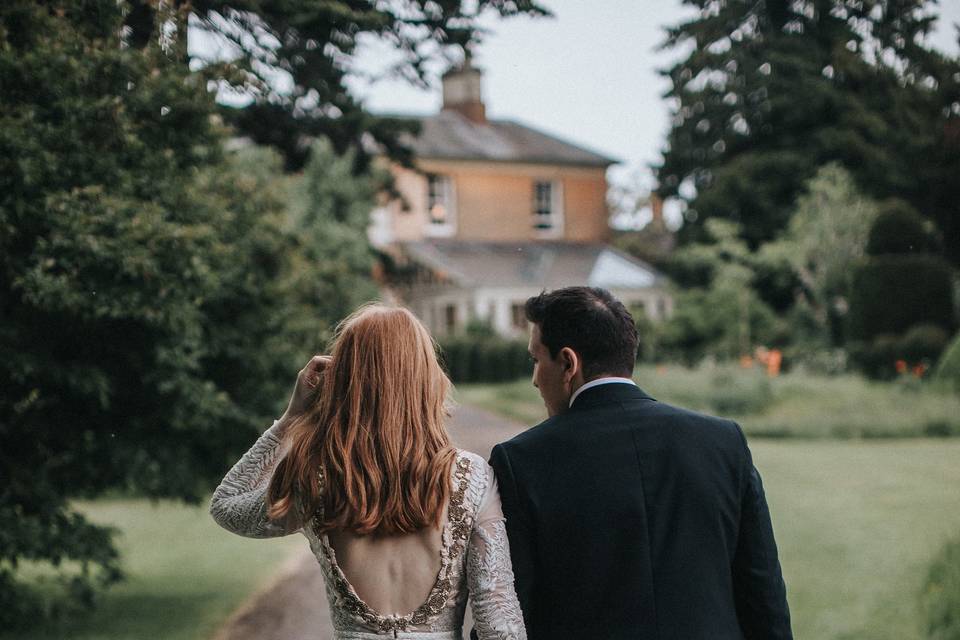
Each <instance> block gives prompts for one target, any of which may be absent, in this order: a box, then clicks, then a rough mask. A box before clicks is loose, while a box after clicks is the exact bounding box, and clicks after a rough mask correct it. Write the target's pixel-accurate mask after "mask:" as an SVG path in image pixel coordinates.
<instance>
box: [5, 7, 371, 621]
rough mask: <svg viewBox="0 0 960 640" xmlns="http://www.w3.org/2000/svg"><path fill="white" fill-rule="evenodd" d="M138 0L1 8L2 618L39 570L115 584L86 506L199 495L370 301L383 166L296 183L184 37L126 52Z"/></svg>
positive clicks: (340, 166) (26, 614)
mask: <svg viewBox="0 0 960 640" xmlns="http://www.w3.org/2000/svg"><path fill="white" fill-rule="evenodd" d="M124 9H125V7H124V5H122V4H118V3H117V2H116V0H53V1H51V2H36V0H8V1H5V2H2V3H0V388H2V390H3V392H2V393H0V520H2V521H3V523H4V525H3V527H2V531H0V627H3V628H7V627H8V626H9V625H10V624H14V623H17V622H23V621H31V620H35V619H36V615H37V604H38V602H37V600H36V599H35V598H30V597H27V596H26V594H27V593H28V591H29V590H28V589H26V588H25V584H24V580H23V579H22V576H23V572H22V569H23V567H24V566H25V565H26V566H27V567H28V571H27V572H26V573H27V574H29V573H30V568H32V567H35V566H37V565H39V566H42V567H45V568H50V567H54V568H59V569H61V570H62V571H63V574H62V575H63V578H64V579H65V581H66V583H65V584H66V587H67V589H68V592H69V593H70V594H72V595H74V596H76V597H77V598H79V599H80V600H85V601H89V600H90V599H91V598H92V596H93V594H94V591H95V588H96V586H97V585H98V583H102V582H110V581H112V580H115V579H116V578H117V577H118V576H119V569H120V565H119V560H118V558H117V553H116V549H115V547H114V545H113V543H112V536H111V532H110V531H109V530H108V529H105V528H104V527H101V526H97V525H94V524H92V523H90V522H88V521H87V520H86V519H85V518H84V517H83V515H82V513H80V512H78V511H77V510H76V509H75V508H74V506H73V505H72V503H71V500H72V499H75V498H78V497H94V496H97V495H100V494H102V493H103V492H105V491H108V490H119V491H127V492H133V493H135V494H138V495H147V496H152V497H173V498H180V499H185V500H191V501H198V500H200V499H202V498H203V496H204V495H206V493H207V492H208V491H209V490H210V487H211V486H212V485H213V484H215V482H216V480H218V479H219V478H220V477H221V476H222V474H223V473H224V471H225V469H226V468H228V465H229V463H230V461H231V460H234V459H235V457H236V456H238V455H239V454H240V453H242V450H243V449H244V448H245V447H246V446H248V445H249V442H250V441H251V439H252V438H254V437H255V436H256V434H257V433H258V430H259V429H262V428H263V427H264V426H265V425H267V424H269V422H270V419H271V418H272V417H275V416H276V415H277V414H278V413H279V412H280V411H281V410H282V404H281V403H282V402H283V401H284V396H285V395H286V392H287V390H288V385H289V383H290V380H291V379H292V378H291V376H292V375H294V372H295V371H296V370H297V369H298V368H299V367H300V366H302V363H303V362H304V361H305V359H306V358H307V357H308V356H309V355H310V354H312V353H316V350H318V349H320V348H321V347H322V346H323V343H324V339H325V338H326V337H327V336H328V335H329V332H330V329H331V327H332V326H333V325H334V324H335V323H336V322H337V321H338V320H339V319H340V318H341V317H342V315H343V314H344V313H345V311H346V310H347V309H349V308H350V307H352V306H354V305H356V304H357V303H359V302H360V301H362V300H365V299H368V298H369V297H371V296H373V295H375V287H374V286H373V284H372V282H371V281H370V271H371V267H372V263H373V256H372V255H371V253H370V249H369V247H368V246H367V244H366V241H365V235H364V231H365V227H366V224H367V221H366V219H365V217H364V216H363V215H361V213H363V214H365V213H366V212H369V211H370V210H371V209H372V208H373V206H374V194H375V193H376V190H377V188H378V184H377V183H375V182H373V178H371V176H369V175H367V174H359V175H358V174H357V173H356V172H355V171H353V170H352V169H353V166H354V164H355V162H354V160H353V157H352V156H351V155H349V154H347V155H345V156H338V155H336V154H334V153H333V152H332V151H331V150H330V149H329V146H328V145H326V146H325V145H322V144H320V145H318V146H317V148H316V149H317V150H316V151H315V152H314V153H313V156H314V157H313V162H312V164H310V165H308V170H307V171H306V172H305V175H304V176H303V177H300V178H292V177H289V176H286V175H284V174H283V172H282V158H281V156H280V155H279V154H277V153H275V152H272V151H269V150H265V149H262V148H253V147H251V148H248V149H244V150H242V151H240V152H237V153H225V152H223V151H222V150H221V149H222V142H223V139H224V134H225V132H224V131H221V130H220V129H219V128H218V125H217V124H216V123H217V121H218V118H217V117H216V113H217V107H216V105H215V103H214V99H213V96H212V95H211V94H210V93H209V91H208V88H207V82H206V80H207V77H205V76H204V75H201V74H198V73H195V72H191V71H190V69H189V67H188V66H187V65H185V64H183V56H182V54H183V48H182V46H181V44H180V43H179V42H178V41H177V40H176V38H169V37H168V38H166V39H161V38H152V37H151V38H146V39H145V41H144V43H143V46H142V47H134V46H130V45H129V42H127V39H128V38H129V33H127V34H124V32H123V29H122V28H121V27H122V25H123V21H124V20H129V14H125V13H124ZM155 17H156V16H155ZM159 20H160V21H161V22H163V23H166V24H172V23H175V22H176V15H175V14H164V15H161V16H159ZM296 180H299V181H301V184H300V185H299V186H296V187H294V186H291V182H294V181H296ZM298 196H299V197H298Z"/></svg>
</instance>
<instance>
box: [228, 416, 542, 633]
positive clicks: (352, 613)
mask: <svg viewBox="0 0 960 640" xmlns="http://www.w3.org/2000/svg"><path fill="white" fill-rule="evenodd" d="M276 430H277V422H274V423H273V426H272V427H271V428H270V429H268V430H267V431H266V432H265V433H264V434H263V435H262V436H260V438H259V439H258V440H257V442H256V443H255V444H254V445H253V447H252V448H251V449H250V450H249V451H248V452H247V453H245V454H244V456H243V457H242V458H241V459H240V461H239V462H237V464H235V465H234V466H233V468H232V469H231V470H230V472H229V473H228V474H227V475H226V477H225V478H224V479H223V482H221V483H220V486H219V487H217V489H216V491H214V493H213V498H212V500H211V502H210V513H211V514H212V515H213V518H214V520H216V521H217V523H218V524H219V525H220V526H222V527H223V528H225V529H227V530H228V531H232V532H233V533H236V534H239V535H242V536H247V537H251V538H268V537H274V536H283V535H287V534H290V533H296V531H288V530H285V529H284V528H283V527H281V526H279V525H277V524H276V523H273V522H271V521H270V520H268V519H267V515H266V503H265V500H264V498H265V496H266V492H267V486H268V485H269V482H270V478H271V476H272V475H273V471H274V469H275V467H276V465H277V463H278V462H279V461H280V459H281V458H282V456H283V451H282V443H281V439H280V438H279V437H278V433H277V431H276ZM451 483H452V491H451V495H450V503H449V505H448V508H447V521H446V522H445V523H444V526H443V532H442V540H443V543H442V546H441V549H440V550H439V553H440V571H439V573H438V574H437V578H436V581H435V582H434V585H433V588H432V589H431V590H430V594H429V596H428V597H427V600H426V602H424V603H423V604H422V605H420V606H419V607H418V608H417V609H416V610H415V611H413V612H411V613H408V614H406V615H402V616H398V615H381V614H380V613H379V612H377V611H375V610H374V609H372V608H371V607H370V606H368V605H367V604H366V603H365V602H364V601H363V600H362V599H361V598H360V597H359V596H358V595H357V592H356V591H355V590H354V588H353V586H352V585H351V584H350V582H349V581H348V580H347V578H346V576H345V575H344V574H343V571H342V570H341V569H340V567H339V566H338V565H337V558H336V553H335V552H334V550H333V548H332V547H331V546H330V541H329V539H328V537H327V535H326V534H325V533H321V534H318V533H317V531H318V530H317V529H316V527H315V524H314V522H313V521H311V522H309V523H307V524H306V525H305V526H304V527H302V528H301V529H299V530H298V531H299V532H300V533H302V534H303V535H304V536H305V537H306V538H307V540H308V541H309V543H310V548H311V549H312V550H313V553H314V555H315V556H316V558H317V561H318V562H319V563H320V567H321V569H322V570H323V576H324V580H325V582H326V590H327V599H328V601H329V603H330V613H331V619H332V621H333V627H334V637H335V638H336V640H366V639H373V638H408V639H410V640H415V639H417V640H461V638H462V628H463V616H464V612H465V610H466V604H467V596H468V595H469V596H470V602H471V611H472V613H473V620H474V625H475V626H474V629H475V630H476V632H477V635H478V636H479V638H480V640H487V639H488V638H489V639H492V638H497V639H504V640H506V639H509V640H517V639H525V638H526V632H525V630H524V626H523V615H522V614H521V612H520V605H519V603H518V602H517V596H516V593H515V592H514V588H513V570H512V569H511V566H510V548H509V544H508V542H507V533H506V529H505V526H504V520H503V513H502V511H501V507H500V496H499V494H498V492H497V489H496V482H495V480H494V475H493V470H492V469H491V468H490V466H489V465H488V464H487V463H486V461H484V460H483V458H481V457H480V456H477V455H475V454H473V453H470V452H467V451H458V452H457V459H456V462H455V464H454V465H453V473H452V477H451ZM321 486H322V479H321ZM320 515H321V514H317V516H318V517H319V516H320ZM316 519H317V518H316V517H315V518H314V520H316Z"/></svg>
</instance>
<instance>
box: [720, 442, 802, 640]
mask: <svg viewBox="0 0 960 640" xmlns="http://www.w3.org/2000/svg"><path fill="white" fill-rule="evenodd" d="M737 431H738V433H739V434H740V438H741V440H742V441H743V448H744V460H743V469H742V473H743V476H742V477H743V481H742V483H743V486H742V493H741V496H742V497H741V501H742V502H741V510H740V532H739V536H738V538H737V551H736V554H735V556H734V561H733V579H734V597H735V600H736V607H737V617H738V619H739V621H740V628H741V629H742V630H743V635H744V638H746V640H754V639H764V640H786V639H792V638H793V633H792V631H791V630H790V609H789V607H788V606H787V592H786V585H785V584H784V582H783V574H782V572H781V570H780V561H779V559H778V557H777V543H776V541H775V540H774V537H773V524H772V523H771V520H770V511H769V509H768V508H767V499H766V496H765V495H764V493H763V483H762V481H761V479H760V473H759V472H758V471H757V469H756V467H755V466H754V465H753V458H752V456H751V455H750V449H749V447H748V446H747V441H746V438H745V437H744V435H743V431H742V430H741V429H740V426H739V425H737Z"/></svg>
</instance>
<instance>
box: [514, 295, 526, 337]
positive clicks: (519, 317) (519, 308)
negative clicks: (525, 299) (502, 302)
mask: <svg viewBox="0 0 960 640" xmlns="http://www.w3.org/2000/svg"><path fill="white" fill-rule="evenodd" d="M510 321H511V323H512V324H513V328H514V329H521V330H523V331H526V330H527V314H526V313H524V310H523V303H522V302H514V303H513V304H511V305H510Z"/></svg>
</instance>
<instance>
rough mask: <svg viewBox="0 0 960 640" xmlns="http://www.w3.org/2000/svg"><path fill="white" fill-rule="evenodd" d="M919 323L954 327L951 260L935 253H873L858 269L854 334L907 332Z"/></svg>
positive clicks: (861, 338) (852, 322)
mask: <svg viewBox="0 0 960 640" xmlns="http://www.w3.org/2000/svg"><path fill="white" fill-rule="evenodd" d="M917 324H933V325H937V326H939V327H941V328H943V329H945V330H948V331H951V330H952V329H953V328H954V326H955V325H954V311H953V281H952V273H951V270H950V265H948V264H947V263H946V262H945V261H944V260H943V259H942V258H940V257H938V256H933V255H886V256H879V257H875V258H870V259H868V260H867V261H866V262H865V263H863V264H862V265H861V266H860V267H859V268H858V269H857V270H856V271H854V274H853V286H852V287H851V295H850V337H851V338H852V339H853V340H859V341H862V342H871V341H872V340H873V339H874V338H875V337H877V336H880V335H883V334H887V335H897V336H899V335H902V334H903V333H904V332H905V331H907V330H908V329H909V328H910V327H913V326H914V325H917Z"/></svg>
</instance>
